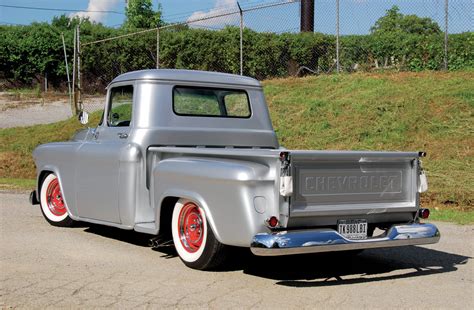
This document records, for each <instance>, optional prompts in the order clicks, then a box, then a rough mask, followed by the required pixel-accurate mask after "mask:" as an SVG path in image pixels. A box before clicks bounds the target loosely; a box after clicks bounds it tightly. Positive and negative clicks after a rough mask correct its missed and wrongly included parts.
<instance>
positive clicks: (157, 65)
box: [156, 28, 160, 69]
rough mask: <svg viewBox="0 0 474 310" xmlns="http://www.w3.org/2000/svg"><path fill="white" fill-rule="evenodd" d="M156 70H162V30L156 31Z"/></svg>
mask: <svg viewBox="0 0 474 310" xmlns="http://www.w3.org/2000/svg"><path fill="white" fill-rule="evenodd" d="M156 69H160V28H157V29H156Z"/></svg>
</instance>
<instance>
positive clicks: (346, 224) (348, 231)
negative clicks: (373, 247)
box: [337, 220, 368, 240]
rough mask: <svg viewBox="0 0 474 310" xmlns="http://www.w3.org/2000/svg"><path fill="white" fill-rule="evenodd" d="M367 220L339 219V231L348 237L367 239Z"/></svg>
mask: <svg viewBox="0 0 474 310" xmlns="http://www.w3.org/2000/svg"><path fill="white" fill-rule="evenodd" d="M367 226H368V225H367V220H339V221H337V231H338V232H339V233H340V234H341V235H343V236H344V237H346V238H347V239H355V240H360V239H366V238H367Z"/></svg>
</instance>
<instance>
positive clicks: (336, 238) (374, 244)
mask: <svg viewBox="0 0 474 310" xmlns="http://www.w3.org/2000/svg"><path fill="white" fill-rule="evenodd" d="M440 237H441V234H440V232H439V230H438V228H437V227H436V226H435V225H433V224H407V225H394V226H392V227H391V228H390V229H389V230H388V231H387V233H385V234H384V235H382V236H379V237H374V238H368V239H364V240H350V239H347V238H345V237H343V236H342V235H341V234H339V233H338V232H337V231H335V230H332V229H313V230H299V231H280V232H274V233H261V234H257V235H255V236H254V238H253V240H252V243H251V245H250V249H251V251H252V253H253V254H255V255H258V256H278V255H291V254H305V253H318V252H332V251H347V250H357V249H373V248H384V247H396V246H405V245H420V244H431V243H437V242H438V241H439V239H440Z"/></svg>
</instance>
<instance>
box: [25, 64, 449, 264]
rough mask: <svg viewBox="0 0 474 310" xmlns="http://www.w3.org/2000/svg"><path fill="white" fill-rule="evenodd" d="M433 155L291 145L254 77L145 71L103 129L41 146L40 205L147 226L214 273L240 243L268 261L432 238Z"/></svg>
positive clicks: (125, 83)
mask: <svg viewBox="0 0 474 310" xmlns="http://www.w3.org/2000/svg"><path fill="white" fill-rule="evenodd" d="M87 118H88V115H87V113H85V112H82V113H81V116H80V119H81V122H83V123H86V122H87ZM423 155H424V154H423V153H422V152H369V151H299V150H298V151H297V150H287V149H285V148H282V147H281V146H280V145H279V144H278V141H277V137H276V135H275V132H274V130H273V128H272V123H271V121H270V117H269V113H268V109H267V106H266V103H265V98H264V95H263V91H262V86H261V84H260V83H259V82H258V81H257V80H255V79H252V78H248V77H242V76H237V75H231V74H223V73H211V72H200V71H187V70H144V71H136V72H130V73H126V74H122V75H120V76H119V77H117V78H116V79H114V80H113V81H112V82H111V83H110V85H109V86H108V87H107V100H106V103H105V106H104V113H103V116H102V117H101V120H100V123H99V125H98V126H97V127H95V128H89V129H86V130H83V131H80V132H78V133H77V134H76V135H75V136H74V138H73V139H72V140H71V141H68V142H59V143H48V144H44V145H40V146H38V147H37V148H36V149H35V150H34V152H33V157H34V160H35V163H36V167H37V176H38V187H37V190H36V191H34V192H32V194H31V197H30V200H31V202H32V203H33V204H35V203H36V204H38V203H39V204H40V206H41V210H42V213H43V215H44V217H45V218H46V220H47V221H48V222H49V223H50V224H52V225H55V226H71V225H73V224H74V222H75V221H84V222H91V223H98V224H104V225H109V226H114V227H119V228H123V229H129V230H135V231H138V232H142V233H147V234H150V235H154V237H153V240H155V242H156V244H158V245H159V244H166V243H170V244H171V243H174V246H175V248H176V251H177V253H178V254H179V256H180V258H181V259H182V261H183V262H184V263H185V264H186V265H187V266H189V267H191V268H196V269H213V268H217V267H219V266H220V265H222V264H223V263H224V262H225V260H226V258H228V255H229V253H231V252H229V248H230V247H231V246H234V247H247V248H250V249H251V251H252V253H253V254H255V255H262V256H265V255H267V256H270V255H287V254H300V253H315V252H326V251H347V250H362V249H368V248H380V247H394V246H405V245H417V244H429V243H436V242H437V241H438V240H439V238H440V234H439V231H438V229H437V228H436V226H434V225H432V224H422V223H420V218H426V217H428V215H429V210H427V209H420V207H419V193H420V192H422V191H424V190H425V189H426V178H425V175H424V173H423V169H422V167H421V164H420V157H422V156H423ZM374 232H378V233H374Z"/></svg>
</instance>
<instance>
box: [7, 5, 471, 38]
mask: <svg viewBox="0 0 474 310" xmlns="http://www.w3.org/2000/svg"><path fill="white" fill-rule="evenodd" d="M278 1H285V0H239V3H240V5H241V6H242V7H243V8H244V9H245V8H250V7H253V6H256V5H260V4H266V3H267V4H268V3H275V2H278ZM289 2H292V0H289ZM335 2H336V1H335V0H316V2H315V31H318V32H323V33H335V29H336V28H335V20H336V6H335ZM444 2H445V0H340V32H341V34H366V33H368V32H369V30H370V27H371V26H372V25H373V24H374V22H375V21H376V20H377V19H378V18H379V17H381V16H383V15H384V13H385V11H386V10H387V9H389V8H390V7H391V6H392V5H398V6H399V7H400V10H401V12H402V13H404V14H416V15H418V16H423V17H430V18H432V19H434V20H435V21H437V22H438V24H439V25H440V26H441V28H444ZM158 3H159V4H160V5H161V7H162V11H163V16H164V20H165V21H167V22H181V21H186V20H195V19H200V18H205V17H207V16H210V15H216V14H219V13H220V12H223V11H225V12H229V10H230V11H234V10H235V11H237V6H236V0H153V5H154V7H155V8H156V7H157V5H158ZM1 5H5V6H9V5H11V6H29V7H37V8H50V9H67V10H68V11H65V12H60V11H47V10H30V9H25V8H11V7H2V6H1ZM125 6H126V0H0V23H1V24H30V23H31V22H41V21H45V22H49V21H51V19H52V18H53V17H54V16H58V15H61V14H63V13H64V14H67V15H77V16H88V17H89V18H90V19H91V20H94V21H96V22H101V23H103V24H105V25H107V26H111V27H120V25H121V24H122V23H123V21H124V18H125V15H124V11H125ZM69 10H70V11H69ZM75 10H90V11H111V12H109V13H101V12H74V11H75ZM449 12H450V18H449V29H450V32H463V31H474V16H473V14H474V1H473V0H449ZM225 24H232V25H238V24H239V15H238V14H235V15H230V16H226V17H222V18H216V19H213V20H206V21H202V22H196V23H194V24H193V26H194V27H202V28H208V29H218V28H221V27H222V26H223V25H225ZM244 24H245V26H246V27H249V28H252V29H254V30H257V31H272V32H293V31H298V29H299V3H290V4H287V5H283V6H278V7H273V8H268V9H264V10H259V11H252V12H246V13H245V14H244Z"/></svg>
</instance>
